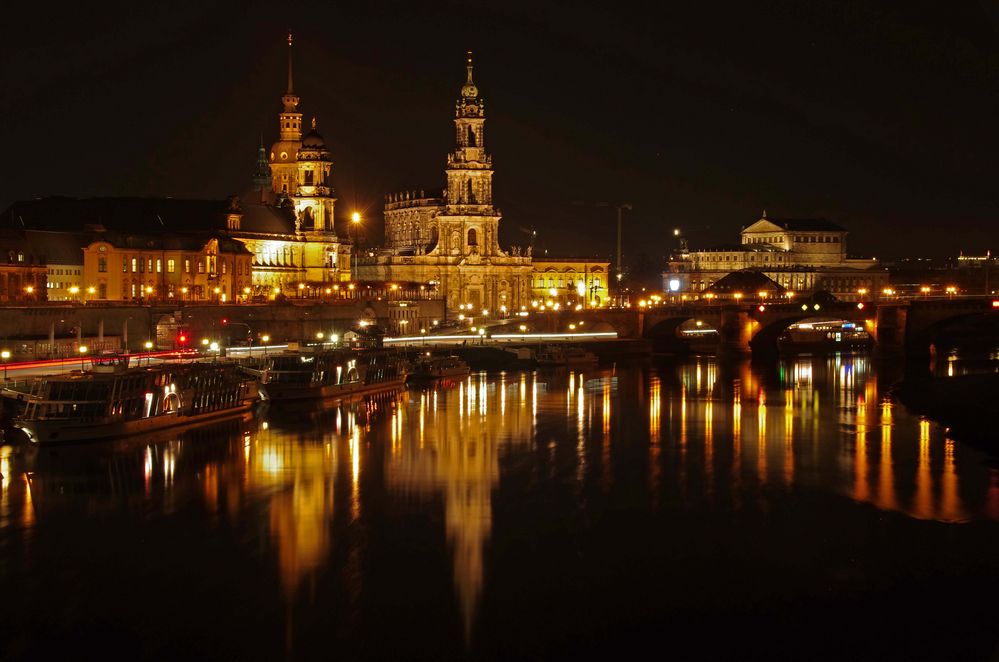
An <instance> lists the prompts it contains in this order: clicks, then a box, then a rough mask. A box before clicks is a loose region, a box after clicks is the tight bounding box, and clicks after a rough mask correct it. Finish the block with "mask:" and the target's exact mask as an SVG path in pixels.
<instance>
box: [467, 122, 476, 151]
mask: <svg viewBox="0 0 999 662" xmlns="http://www.w3.org/2000/svg"><path fill="white" fill-rule="evenodd" d="M468 146H469V147H476V144H475V130H474V129H472V127H471V126H469V127H468Z"/></svg>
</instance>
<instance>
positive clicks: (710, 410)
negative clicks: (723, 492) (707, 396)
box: [704, 400, 715, 494]
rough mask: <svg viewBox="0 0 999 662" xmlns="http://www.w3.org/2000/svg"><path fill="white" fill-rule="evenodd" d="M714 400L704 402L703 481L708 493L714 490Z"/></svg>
mask: <svg viewBox="0 0 999 662" xmlns="http://www.w3.org/2000/svg"><path fill="white" fill-rule="evenodd" d="M714 415H715V405H714V402H712V401H711V400H708V401H707V402H705V403H704V482H705V485H706V489H707V492H708V494H711V493H712V492H713V491H714V472H715V433H714Z"/></svg>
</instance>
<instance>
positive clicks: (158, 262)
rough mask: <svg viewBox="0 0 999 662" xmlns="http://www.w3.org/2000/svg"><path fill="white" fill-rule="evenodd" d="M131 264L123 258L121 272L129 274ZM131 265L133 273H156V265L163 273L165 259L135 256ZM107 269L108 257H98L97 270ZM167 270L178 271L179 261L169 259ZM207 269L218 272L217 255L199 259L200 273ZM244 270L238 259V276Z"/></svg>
mask: <svg viewBox="0 0 999 662" xmlns="http://www.w3.org/2000/svg"><path fill="white" fill-rule="evenodd" d="M129 264H130V262H129V259H128V258H127V257H126V258H122V261H121V272H122V273H123V274H127V273H128V271H129V269H128V267H129ZM131 266H132V273H133V274H142V273H147V272H148V273H154V266H155V273H163V260H162V258H155V259H154V258H148V259H146V260H143V259H141V258H136V257H133V258H132V259H131ZM107 270H108V262H107V258H106V257H103V256H101V257H99V258H97V271H99V272H100V273H106V272H107ZM166 270H167V273H168V274H172V273H176V271H177V261H176V260H174V259H173V258H170V259H168V260H167V261H166ZM206 270H207V271H208V273H210V274H214V273H216V257H215V256H214V255H209V256H208V257H206V258H205V259H204V260H198V273H199V274H203V273H205V271H206ZM243 271H244V269H243V263H242V262H239V261H237V262H236V275H237V276H242V275H243ZM228 272H229V263H228V262H226V261H225V260H223V261H222V273H223V274H226V273H228ZM184 273H185V274H189V273H191V259H190V258H184ZM246 275H247V276H248V275H250V268H249V266H247V268H246Z"/></svg>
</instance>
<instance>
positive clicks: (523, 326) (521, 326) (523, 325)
mask: <svg viewBox="0 0 999 662" xmlns="http://www.w3.org/2000/svg"><path fill="white" fill-rule="evenodd" d="M526 331H527V325H526V324H521V325H520V332H521V333H525V332H526ZM4 353H5V354H7V355H8V356H9V355H10V352H4Z"/></svg>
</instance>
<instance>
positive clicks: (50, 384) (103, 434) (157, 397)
mask: <svg viewBox="0 0 999 662" xmlns="http://www.w3.org/2000/svg"><path fill="white" fill-rule="evenodd" d="M23 400H24V403H25V406H24V412H23V413H22V414H21V415H20V416H18V417H17V418H16V419H15V420H14V425H15V427H18V428H20V429H21V430H23V431H24V433H25V434H26V435H27V437H28V439H29V440H30V441H31V442H33V443H36V444H59V443H72V442H79V441H92V440H100V439H111V438H116V437H125V436H130V435H135V434H142V433H147V432H152V431H154V430H161V429H165V428H171V427H176V426H189V425H195V424H200V423H202V422H206V421H211V420H219V419H224V418H229V417H235V416H241V415H243V414H245V413H246V412H247V411H249V409H250V408H251V407H252V406H253V404H254V403H255V402H256V401H257V385H256V382H255V381H254V380H253V379H251V378H250V377H248V376H247V375H246V374H244V373H243V372H242V371H240V370H239V369H238V367H237V366H235V365H233V364H229V363H219V362H212V363H208V362H193V363H164V364H161V365H157V366H154V367H144V368H129V367H128V362H127V359H125V360H121V359H119V358H118V357H111V358H103V359H98V358H95V359H94V362H93V368H92V369H91V370H89V371H74V372H72V373H69V374H66V375H51V376H47V377H39V378H37V379H34V380H32V381H31V382H30V383H29V384H28V385H27V387H26V389H25V392H24V397H23Z"/></svg>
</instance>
